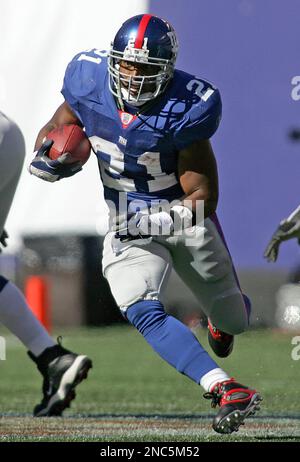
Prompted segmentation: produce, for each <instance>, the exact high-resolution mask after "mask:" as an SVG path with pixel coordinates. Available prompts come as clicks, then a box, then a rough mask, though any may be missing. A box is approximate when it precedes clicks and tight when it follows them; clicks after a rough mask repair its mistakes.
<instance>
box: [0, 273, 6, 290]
mask: <svg viewBox="0 0 300 462" xmlns="http://www.w3.org/2000/svg"><path fill="white" fill-rule="evenodd" d="M7 283H8V280H7V279H6V278H5V277H4V276H0V292H1V291H2V290H3V289H4V287H5V286H6V284H7Z"/></svg>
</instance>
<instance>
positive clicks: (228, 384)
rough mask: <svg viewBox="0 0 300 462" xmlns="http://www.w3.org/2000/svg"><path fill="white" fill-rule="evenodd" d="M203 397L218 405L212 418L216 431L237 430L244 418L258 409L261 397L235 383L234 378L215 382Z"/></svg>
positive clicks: (254, 391)
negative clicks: (217, 409) (217, 410)
mask: <svg viewBox="0 0 300 462" xmlns="http://www.w3.org/2000/svg"><path fill="white" fill-rule="evenodd" d="M203 396H204V398H206V399H212V403H211V405H212V407H216V406H220V408H221V409H220V410H219V412H218V414H217V415H216V416H215V418H214V420H213V429H214V430H215V431H216V432H217V433H232V432H237V431H238V429H239V427H240V425H244V420H245V419H246V418H247V417H249V416H251V415H254V414H255V412H256V411H258V410H259V409H260V407H259V403H260V402H261V401H262V397H261V396H260V394H259V393H257V391H256V390H251V389H250V388H248V387H246V386H245V385H241V384H240V383H237V382H236V381H235V380H234V379H230V380H226V381H225V382H221V383H217V384H216V385H215V386H214V388H213V389H212V391H211V392H210V393H204V395H203Z"/></svg>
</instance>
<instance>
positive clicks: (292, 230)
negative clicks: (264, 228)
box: [264, 220, 300, 262]
mask: <svg viewBox="0 0 300 462" xmlns="http://www.w3.org/2000/svg"><path fill="white" fill-rule="evenodd" d="M293 238H298V239H300V220H295V221H288V220H283V221H281V222H280V225H279V226H278V228H277V230H276V231H275V233H274V234H273V236H272V238H271V240H270V242H269V244H268V246H267V248H266V250H265V253H264V257H265V258H266V259H267V260H268V261H272V262H275V261H276V260H277V257H278V252H279V246H280V244H281V243H282V242H283V241H287V240H289V239H293Z"/></svg>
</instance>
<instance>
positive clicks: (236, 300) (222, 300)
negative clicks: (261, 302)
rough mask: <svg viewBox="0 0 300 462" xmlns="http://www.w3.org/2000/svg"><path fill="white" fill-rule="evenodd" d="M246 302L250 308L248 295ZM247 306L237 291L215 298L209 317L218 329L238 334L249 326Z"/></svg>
mask: <svg viewBox="0 0 300 462" xmlns="http://www.w3.org/2000/svg"><path fill="white" fill-rule="evenodd" d="M247 304H248V308H249V309H250V300H249V299H248V297H247ZM248 308H247V306H246V303H245V299H244V296H243V295H242V294H241V293H240V292H237V293H235V294H230V295H227V296H223V297H222V296H221V297H218V298H216V299H215V300H214V302H213V305H212V309H211V313H210V315H209V317H210V319H211V321H212V323H213V324H214V325H215V326H217V328H218V329H220V330H222V331H223V332H226V333H227V334H231V335H238V334H241V333H242V332H244V331H245V330H247V328H248V326H249V314H248Z"/></svg>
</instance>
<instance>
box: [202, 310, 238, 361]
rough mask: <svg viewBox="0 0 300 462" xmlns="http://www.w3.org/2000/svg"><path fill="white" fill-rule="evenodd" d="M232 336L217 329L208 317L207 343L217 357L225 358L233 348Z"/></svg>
mask: <svg viewBox="0 0 300 462" xmlns="http://www.w3.org/2000/svg"><path fill="white" fill-rule="evenodd" d="M233 342H234V336H233V335H230V334H226V333H225V332H222V331H221V330H219V329H217V328H216V327H215V326H214V325H213V324H212V323H211V322H210V320H209V319H208V343H209V344H210V346H211V349H212V350H213V351H214V353H215V354H216V355H217V356H219V358H226V357H227V356H229V355H230V353H231V352H232V350H233Z"/></svg>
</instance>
